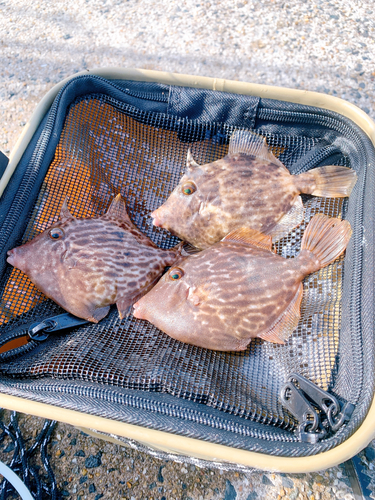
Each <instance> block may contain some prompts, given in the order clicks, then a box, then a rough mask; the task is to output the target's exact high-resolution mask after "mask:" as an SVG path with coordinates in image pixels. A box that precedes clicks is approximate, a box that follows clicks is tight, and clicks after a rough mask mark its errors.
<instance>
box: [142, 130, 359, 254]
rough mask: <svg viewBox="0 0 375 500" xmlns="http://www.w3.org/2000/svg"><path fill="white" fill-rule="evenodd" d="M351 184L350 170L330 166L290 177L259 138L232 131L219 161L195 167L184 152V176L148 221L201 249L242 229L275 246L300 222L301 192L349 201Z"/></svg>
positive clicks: (191, 159) (351, 171)
mask: <svg viewBox="0 0 375 500" xmlns="http://www.w3.org/2000/svg"><path fill="white" fill-rule="evenodd" d="M356 179H357V177H356V173H355V171H354V170H352V169H350V168H347V167H340V166H335V165H329V166H324V167H319V168H315V169H312V170H310V171H308V172H306V173H303V174H299V175H291V174H290V173H289V171H288V170H287V168H286V167H285V166H284V165H283V164H282V163H281V162H280V160H278V159H277V158H276V157H275V156H274V155H273V154H272V152H271V151H270V150H269V148H268V146H267V144H266V142H265V140H264V139H263V138H262V137H260V136H259V135H256V134H254V133H252V132H249V131H243V130H242V131H236V132H235V133H234V134H233V135H232V137H231V140H230V144H229V151H228V154H227V155H226V156H225V157H224V158H222V159H220V160H217V161H214V162H212V163H208V164H206V165H202V166H200V165H198V164H197V163H196V162H195V161H194V159H193V157H192V155H191V154H190V152H188V157H187V165H186V172H185V174H184V176H183V177H182V178H181V180H180V182H179V184H178V185H177V187H176V188H175V189H174V190H173V191H172V193H171V195H170V196H169V198H168V199H167V201H166V202H165V203H164V204H163V205H162V206H160V207H159V208H158V209H157V210H155V211H154V212H153V213H152V214H151V216H152V217H153V219H154V220H153V223H154V225H155V226H160V227H163V228H165V229H168V230H169V231H170V232H171V233H173V234H175V235H176V236H178V237H179V238H181V239H182V240H185V241H188V242H189V243H191V244H192V245H194V246H195V247H197V248H200V249H203V248H208V247H209V246H210V245H212V244H214V243H216V242H217V241H220V240H221V239H222V238H223V237H224V236H225V235H227V234H228V233H230V232H231V231H233V230H234V229H239V228H241V227H251V228H252V229H256V230H257V231H260V232H262V233H264V234H269V235H271V236H272V239H273V241H277V240H279V239H280V238H282V237H283V236H285V235H286V234H288V232H290V230H291V229H293V228H294V227H296V226H298V225H299V224H300V223H301V222H302V220H303V217H304V208H303V204H302V200H301V197H300V194H301V193H306V194H311V195H314V196H322V197H345V196H349V194H350V193H351V191H352V188H353V186H354V184H355V182H356Z"/></svg>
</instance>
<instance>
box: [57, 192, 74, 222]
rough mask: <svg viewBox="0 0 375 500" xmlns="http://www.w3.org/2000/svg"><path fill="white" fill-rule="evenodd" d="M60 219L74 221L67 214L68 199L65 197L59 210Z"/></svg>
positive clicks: (68, 213) (70, 215)
mask: <svg viewBox="0 0 375 500" xmlns="http://www.w3.org/2000/svg"><path fill="white" fill-rule="evenodd" d="M60 219H74V217H73V215H72V214H71V213H70V212H69V208H68V197H67V196H66V197H65V200H64V203H63V204H62V207H61V210H60Z"/></svg>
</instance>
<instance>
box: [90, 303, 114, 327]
mask: <svg viewBox="0 0 375 500" xmlns="http://www.w3.org/2000/svg"><path fill="white" fill-rule="evenodd" d="M109 309H110V307H109V306H105V307H99V308H98V309H95V310H94V312H93V314H92V316H91V317H90V318H87V319H88V320H89V321H92V322H93V323H99V321H100V320H101V319H103V318H104V317H105V316H107V314H108V313H109Z"/></svg>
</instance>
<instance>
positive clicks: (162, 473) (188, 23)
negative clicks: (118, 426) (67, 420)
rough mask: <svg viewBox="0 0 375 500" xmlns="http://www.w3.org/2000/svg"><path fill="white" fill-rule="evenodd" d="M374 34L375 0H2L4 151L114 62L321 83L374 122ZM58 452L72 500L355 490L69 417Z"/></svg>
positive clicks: (338, 470)
mask: <svg viewBox="0 0 375 500" xmlns="http://www.w3.org/2000/svg"><path fill="white" fill-rule="evenodd" d="M374 38H375V7H374V6H373V1H372V0H364V1H359V0H352V1H351V2H348V1H344V0H332V1H323V0H316V1H311V2H301V1H297V0H290V1H282V0H275V1H273V0H265V1H263V2H260V1H256V0H249V1H246V0H239V1H236V0H232V1H230V0H222V1H213V0H212V1H207V2H200V1H199V0H182V1H179V2H176V1H172V0H159V1H155V0H128V1H121V0H64V1H63V0H55V1H53V2H52V1H46V0H40V1H39V2H30V1H27V0H2V1H0V116H1V121H0V149H1V150H2V151H4V152H5V153H7V154H9V152H10V151H11V150H12V148H13V147H14V144H15V142H16V140H17V138H18V136H19V135H20V133H21V131H22V128H23V127H24V125H25V123H26V122H27V120H28V119H29V118H30V116H31V113H32V112H33V110H34V109H35V106H36V105H37V103H38V102H39V101H40V99H41V98H42V97H43V96H44V94H45V93H46V92H47V91H48V90H49V89H50V88H51V87H52V86H53V85H55V84H56V83H57V82H59V81H60V80H62V79H63V78H65V77H67V76H70V75H72V74H74V73H76V72H78V71H82V70H85V69H93V68H97V67H105V66H107V67H108V66H112V67H113V66H119V67H125V68H127V67H128V68H129V67H138V68H146V69H155V70H163V71H171V72H176V73H185V74H195V75H203V76H211V77H219V78H228V79H233V80H240V81H247V82H254V83H264V84H268V85H277V86H283V87H289V88H298V89H306V90H313V91H319V92H324V93H327V94H330V95H335V96H337V97H340V98H342V99H345V100H347V101H349V102H351V103H353V104H355V105H357V106H359V107H360V108H361V109H363V110H364V111H365V112H366V113H368V114H369V116H370V117H371V118H373V119H375V105H374V103H375V42H374ZM3 418H4V419H6V418H7V415H5V416H4V417H3ZM20 418H21V424H22V428H23V430H24V432H25V435H26V436H30V437H32V436H33V435H35V433H36V431H37V429H38V428H40V426H41V420H40V419H38V418H35V417H30V416H26V415H21V417H20ZM8 444H9V443H8ZM8 444H7V443H6V442H5V443H4V445H3V447H2V451H1V450H0V451H1V452H0V459H2V460H4V461H7V460H9V458H10V457H11V450H8V451H7V447H9V446H8ZM50 452H51V455H52V457H53V458H52V460H53V467H54V470H55V474H56V477H57V481H58V485H59V489H60V490H61V491H62V492H64V493H63V494H64V495H65V496H66V498H74V499H81V500H83V499H86V498H87V499H96V500H99V498H104V499H106V498H112V499H121V498H126V499H132V500H138V499H146V498H147V499H151V498H152V499H159V500H162V499H163V498H164V499H165V500H169V499H186V500H188V499H189V498H190V499H192V500H200V499H225V500H234V499H237V500H254V499H263V498H265V499H275V500H276V499H281V498H283V499H284V498H285V499H290V500H297V499H303V500H323V499H345V500H349V499H350V500H352V499H353V500H354V498H355V496H354V492H353V490H352V488H351V486H350V484H349V481H348V478H347V475H346V469H345V468H344V467H343V466H337V467H333V468H331V469H329V470H325V471H320V472H319V473H311V474H301V475H296V474H295V475H291V474H289V475H288V474H287V475H283V474H269V473H263V472H262V471H255V472H249V473H241V472H223V471H219V470H217V469H214V468H211V469H210V468H208V469H199V468H197V467H195V466H186V465H183V464H180V463H176V462H171V461H169V462H167V461H160V460H157V459H155V458H152V457H150V456H149V455H147V454H144V453H141V452H138V451H134V450H131V449H125V448H122V447H118V446H117V445H113V444H110V443H106V442H104V441H101V440H97V439H94V438H91V437H88V436H84V435H82V433H81V432H80V431H79V430H77V429H75V428H72V427H70V426H68V425H65V424H59V425H58V426H57V428H56V431H55V433H54V436H53V442H52V445H51V448H50ZM374 455H375V454H374V453H373V444H371V445H370V447H369V448H368V449H367V451H366V453H365V452H363V453H362V455H361V456H362V459H363V463H364V464H365V468H366V471H367V473H368V475H369V476H372V474H373V470H374ZM90 457H94V458H92V459H91V461H90V460H88V459H89V458H90ZM95 457H96V458H98V457H99V459H96V460H95ZM87 464H89V465H90V464H91V465H94V466H93V467H91V466H90V467H88V465H87Z"/></svg>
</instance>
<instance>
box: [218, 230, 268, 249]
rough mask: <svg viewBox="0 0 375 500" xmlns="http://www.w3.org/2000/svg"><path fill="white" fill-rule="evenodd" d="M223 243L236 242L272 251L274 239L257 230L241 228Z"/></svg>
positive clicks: (224, 239)
mask: <svg viewBox="0 0 375 500" xmlns="http://www.w3.org/2000/svg"><path fill="white" fill-rule="evenodd" d="M221 241H236V242H238V243H245V244H246V245H252V246H255V247H259V248H262V249H263V250H271V249H272V238H271V236H270V235H268V234H263V233H261V232H260V231H257V230H256V229H251V228H249V227H241V228H240V229H235V230H234V231H231V232H230V233H229V234H227V235H226V236H225V237H224V238H223V239H222V240H221Z"/></svg>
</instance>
